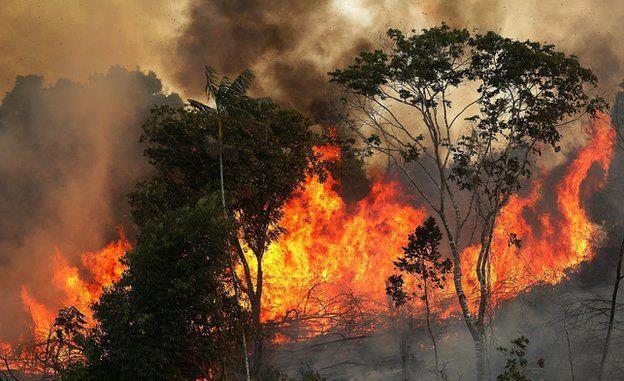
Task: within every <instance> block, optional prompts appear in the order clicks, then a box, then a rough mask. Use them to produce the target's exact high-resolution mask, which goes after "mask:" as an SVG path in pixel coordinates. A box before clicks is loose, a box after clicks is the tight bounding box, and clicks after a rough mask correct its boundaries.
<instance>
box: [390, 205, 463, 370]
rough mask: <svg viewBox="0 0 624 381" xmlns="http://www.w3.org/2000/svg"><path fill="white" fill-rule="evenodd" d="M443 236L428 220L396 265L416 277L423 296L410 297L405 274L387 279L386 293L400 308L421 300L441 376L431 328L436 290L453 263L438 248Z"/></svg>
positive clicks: (414, 234)
mask: <svg viewBox="0 0 624 381" xmlns="http://www.w3.org/2000/svg"><path fill="white" fill-rule="evenodd" d="M440 240H442V232H441V231H440V228H438V226H437V224H436V221H435V218H433V217H429V218H427V219H426V220H425V222H424V223H423V224H422V225H421V226H418V227H417V228H416V231H415V232H414V233H413V234H410V235H409V237H408V244H407V246H405V247H404V248H403V256H401V257H399V259H398V260H397V261H395V262H394V266H395V268H396V269H397V270H399V271H400V272H403V273H407V274H410V275H413V276H414V277H416V282H417V287H418V289H419V290H420V291H421V292H422V294H420V295H419V294H418V293H417V292H412V293H411V294H410V293H407V292H406V291H405V287H404V285H405V281H404V279H403V274H401V273H399V274H395V275H392V276H390V278H389V279H388V283H389V286H388V288H387V290H386V292H387V293H388V294H389V295H391V296H392V299H393V300H394V302H395V303H396V305H397V306H401V305H403V304H405V303H406V302H407V301H408V300H409V298H411V297H420V299H421V300H422V301H423V303H424V306H425V321H426V323H427V332H428V334H429V338H430V339H431V344H432V346H433V351H434V358H435V370H436V374H438V375H439V374H440V367H439V363H438V345H437V340H436V336H435V334H434V333H433V329H432V326H431V312H432V311H431V302H432V301H431V295H430V294H431V293H432V292H433V291H434V290H435V289H436V288H438V289H441V288H444V283H443V282H444V280H445V277H446V274H447V273H449V272H450V271H451V267H452V265H451V261H450V259H444V260H443V259H442V258H441V254H440V250H439V245H440Z"/></svg>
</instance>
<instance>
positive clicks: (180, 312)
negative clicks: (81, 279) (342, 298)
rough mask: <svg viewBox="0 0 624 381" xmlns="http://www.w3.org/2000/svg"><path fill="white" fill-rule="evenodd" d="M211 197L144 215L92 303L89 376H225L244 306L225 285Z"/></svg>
mask: <svg viewBox="0 0 624 381" xmlns="http://www.w3.org/2000/svg"><path fill="white" fill-rule="evenodd" d="M217 200H218V198H217V197H211V198H207V199H206V198H202V199H200V200H199V201H198V202H197V204H196V205H194V206H184V207H181V208H178V209H174V210H171V211H168V212H165V213H163V214H162V215H160V216H158V217H156V218H153V219H151V220H150V221H149V222H146V223H145V224H144V225H143V226H142V227H141V230H140V231H139V234H138V237H137V242H136V246H135V247H134V248H133V249H132V251H130V252H128V253H126V255H125V256H124V258H123V262H124V263H125V264H126V265H127V266H128V269H127V271H125V272H124V274H123V275H122V277H121V279H120V281H119V282H117V283H116V284H115V285H114V286H113V287H111V288H110V289H107V290H106V291H105V292H104V294H103V295H102V297H101V299H100V301H99V302H98V303H96V304H95V305H94V307H93V310H94V317H95V319H96V320H97V325H96V327H95V328H94V329H92V331H91V334H90V337H89V340H88V341H87V345H86V346H85V353H86V355H87V359H88V371H87V372H86V374H87V375H88V378H89V379H94V380H128V379H133V380H178V379H180V380H182V379H184V380H189V379H193V380H194V379H199V378H204V379H215V378H221V379H227V377H228V375H229V376H232V373H231V372H232V368H233V367H234V366H235V365H236V362H237V361H236V360H237V359H238V358H239V357H238V356H239V355H240V351H239V350H238V348H239V347H238V345H237V342H238V340H237V338H238V337H240V336H239V334H240V327H241V326H242V324H241V322H242V321H244V320H246V319H247V317H246V312H245V311H244V309H243V308H242V307H241V306H240V305H239V304H238V302H237V300H236V298H235V297H234V295H233V294H232V292H231V288H230V287H231V286H230V285H231V282H232V281H231V277H232V273H231V272H229V271H228V261H229V260H228V255H227V250H226V247H225V246H226V235H227V231H228V229H227V226H226V223H225V221H224V220H223V218H222V213H221V208H220V206H219V203H218V201H217Z"/></svg>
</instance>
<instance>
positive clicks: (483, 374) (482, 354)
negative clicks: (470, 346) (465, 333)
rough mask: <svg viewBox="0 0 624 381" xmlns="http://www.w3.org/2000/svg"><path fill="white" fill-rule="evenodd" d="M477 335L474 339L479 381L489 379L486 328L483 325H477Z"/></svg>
mask: <svg viewBox="0 0 624 381" xmlns="http://www.w3.org/2000/svg"><path fill="white" fill-rule="evenodd" d="M475 328H476V331H477V332H476V333H477V335H476V336H475V335H474V334H473V341H474V346H475V356H476V360H477V362H476V367H477V381H487V380H488V372H487V348H486V343H485V329H484V327H482V326H477V327H475Z"/></svg>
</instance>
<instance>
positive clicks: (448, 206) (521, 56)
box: [330, 24, 604, 380]
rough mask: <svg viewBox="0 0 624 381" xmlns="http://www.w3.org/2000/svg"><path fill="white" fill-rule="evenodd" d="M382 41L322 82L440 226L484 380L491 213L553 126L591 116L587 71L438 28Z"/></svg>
mask: <svg viewBox="0 0 624 381" xmlns="http://www.w3.org/2000/svg"><path fill="white" fill-rule="evenodd" d="M387 36H388V44H387V45H388V46H387V48H385V49H384V50H382V49H378V50H375V51H373V52H362V53H361V54H360V55H359V56H358V57H356V58H355V60H354V62H353V64H352V65H350V66H348V67H346V68H343V69H338V70H335V71H334V72H332V73H330V76H331V81H332V82H334V83H337V84H339V85H341V86H342V87H343V88H344V89H345V91H346V94H345V100H346V102H348V103H349V105H350V106H351V110H352V114H351V118H350V122H351V124H352V127H353V130H354V131H355V132H356V133H357V134H358V135H359V136H360V137H361V142H362V143H363V145H364V147H365V153H367V154H373V153H381V154H383V155H387V157H388V159H389V161H390V162H391V163H393V164H394V165H395V166H396V167H397V168H398V169H399V170H400V171H401V172H402V173H403V174H404V175H405V177H406V178H407V180H408V181H409V182H410V184H411V185H412V186H413V189H414V191H415V192H416V193H417V194H418V195H419V196H420V197H421V198H422V199H423V200H424V201H425V202H426V203H427V204H428V205H429V207H430V209H431V210H432V211H433V213H434V214H435V215H436V217H437V218H438V219H439V221H440V222H441V226H442V227H443V231H444V234H445V238H446V242H447V244H448V249H449V251H450V254H451V257H452V261H453V281H454V286H455V290H456V293H457V298H458V301H459V305H460V307H461V311H462V314H463V317H464V320H465V322H466V325H467V327H468V329H469V331H470V333H471V335H472V338H473V341H474V346H475V353H476V370H477V378H478V379H479V380H484V379H485V378H486V377H487V375H486V370H487V366H486V358H487V357H486V356H487V355H486V334H485V325H486V322H485V319H486V316H487V309H488V299H489V293H490V288H489V276H488V274H489V266H490V257H491V255H492V254H495V253H491V242H492V233H493V229H494V225H495V222H496V218H497V216H498V214H499V211H500V210H501V208H502V207H503V206H504V205H505V204H506V203H507V201H508V200H509V197H510V195H511V194H512V193H513V192H515V191H517V190H518V189H519V188H520V185H521V183H522V180H523V179H526V178H528V177H529V176H530V175H531V163H532V162H534V160H535V158H536V157H537V156H538V155H539V154H540V153H541V151H542V150H543V149H544V148H548V147H551V148H554V150H555V151H558V142H559V140H560V139H561V129H562V127H563V126H565V125H567V124H570V123H571V122H573V121H574V120H576V119H578V118H579V117H580V115H582V114H584V113H589V114H590V115H592V116H593V115H595V113H596V111H597V110H599V109H602V108H603V107H604V101H603V100H602V99H600V98H595V97H592V96H590V95H589V94H588V90H589V88H591V87H595V86H596V83H597V80H596V77H595V76H594V74H593V73H592V72H591V71H590V70H588V69H586V68H584V67H582V66H581V65H580V64H579V62H578V60H577V58H576V57H574V56H567V55H565V54H564V53H562V52H560V51H558V50H556V49H555V47H554V46H553V45H543V44H540V43H536V42H531V41H515V40H511V39H508V38H504V37H501V36H500V35H498V34H496V33H494V32H488V33H486V34H483V35H482V34H471V33H470V32H469V31H468V30H465V29H464V30H461V29H453V28H450V27H449V26H447V25H445V24H442V25H441V26H438V27H433V28H429V29H423V30H422V31H415V30H414V31H412V33H411V34H410V35H407V36H406V35H405V34H404V33H403V32H401V31H399V30H396V29H390V30H389V31H388V33H387ZM423 179H426V181H423ZM473 237H477V238H476V242H474V241H473ZM474 244H478V245H479V250H478V251H477V253H476V255H477V258H476V261H475V262H476V263H477V266H476V269H475V274H474V277H475V278H476V279H477V280H478V291H477V295H467V294H466V291H465V290H464V284H463V283H462V279H463V277H464V276H465V274H464V273H463V271H465V268H464V266H463V263H462V257H461V253H462V251H463V249H464V248H466V247H468V246H471V245H474Z"/></svg>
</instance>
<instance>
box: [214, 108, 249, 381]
mask: <svg viewBox="0 0 624 381" xmlns="http://www.w3.org/2000/svg"><path fill="white" fill-rule="evenodd" d="M217 128H218V131H217V134H218V138H219V182H220V186H221V192H220V193H221V206H222V207H223V215H224V216H225V219H226V220H227V219H228V212H227V207H226V206H225V181H224V178H223V126H222V124H221V115H219V113H218V112H217ZM228 246H229V245H228ZM229 257H230V263H229V266H230V272H231V273H232V277H233V286H234V297H235V298H236V302H237V303H238V301H239V300H240V298H239V297H238V285H237V283H236V272H235V269H234V260H233V259H232V253H230V256H229ZM241 344H242V352H243V359H244V362H245V363H244V366H245V381H251V375H250V372H249V356H248V355H247V335H246V333H245V326H244V325H243V326H242V327H241Z"/></svg>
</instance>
